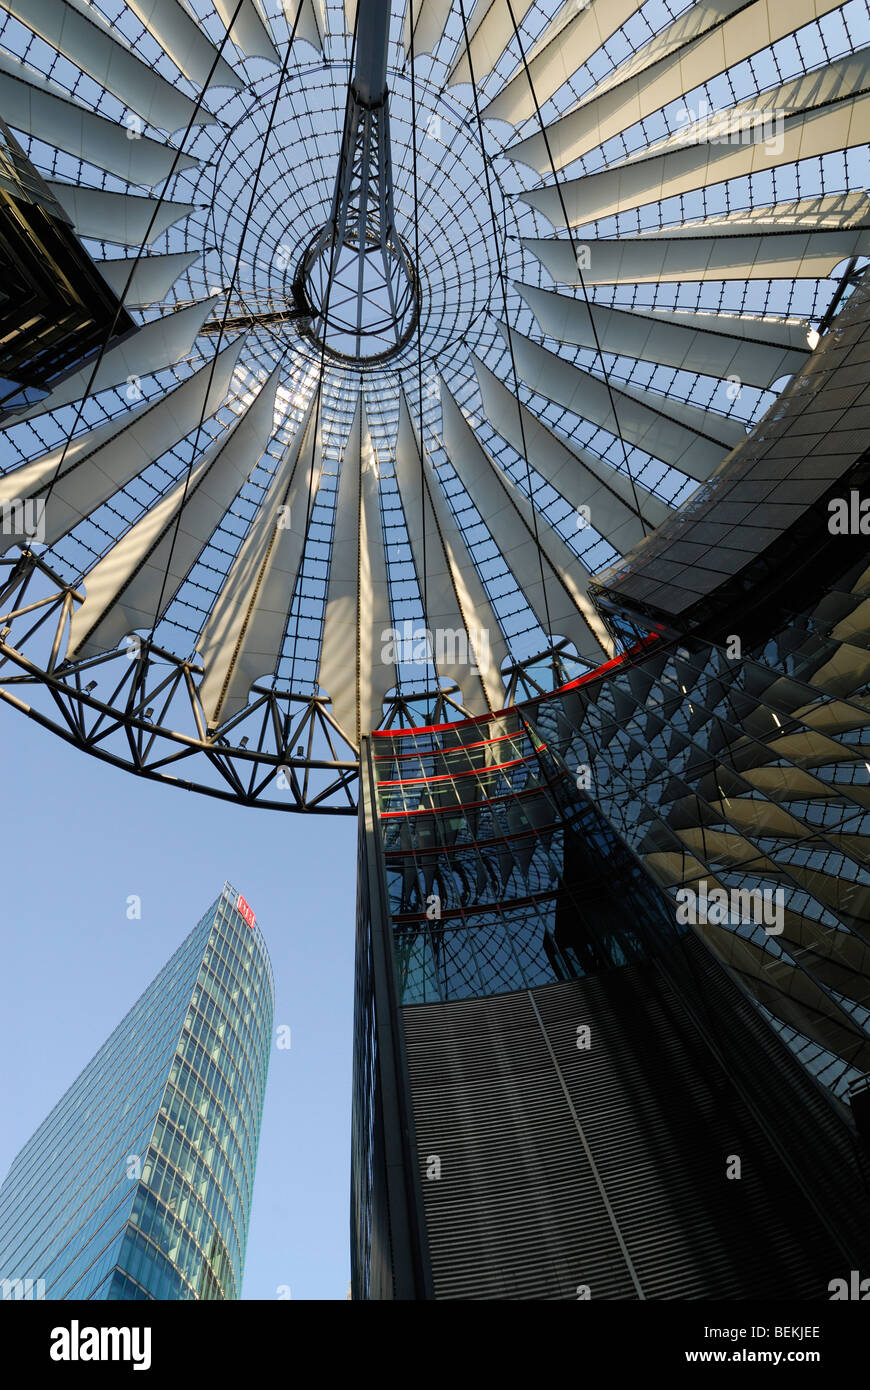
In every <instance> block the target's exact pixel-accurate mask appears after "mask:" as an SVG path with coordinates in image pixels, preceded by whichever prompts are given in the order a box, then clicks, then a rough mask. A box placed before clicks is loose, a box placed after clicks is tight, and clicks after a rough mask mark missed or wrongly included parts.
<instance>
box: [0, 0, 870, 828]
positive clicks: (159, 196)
mask: <svg viewBox="0 0 870 1390" xmlns="http://www.w3.org/2000/svg"><path fill="white" fill-rule="evenodd" d="M231 8H232V7H231ZM551 8H552V7H549V6H545V5H544V4H543V3H540V2H539V0H532V3H519V4H516V3H514V4H512V5H510V6H508V5H506V4H504V3H503V0H496V3H494V4H491V5H478V6H477V7H476V8H475V9H474V11H473V12H470V6H466V5H465V3H464V0H454V3H453V4H452V5H451V4H445V3H443V0H418V2H415V3H414V4H409V5H408V7H407V10H406V12H405V14H404V16H402V15H401V14H399V13H398V12H397V13H395V14H393V13H391V11H390V8H389V6H388V5H387V4H386V3H385V0H362V2H361V3H360V4H359V6H358V7H357V8H356V9H354V7H353V6H350V7H349V8H348V10H347V13H346V14H345V10H344V7H343V6H339V5H338V4H337V3H336V0H329V3H324V2H323V0H299V3H296V0H287V3H286V4H285V7H284V11H285V12H284V15H283V16H282V17H281V18H278V19H270V20H268V21H264V20H263V18H262V15H261V12H260V10H259V8H258V5H257V3H256V0H238V4H237V5H236V6H235V11H236V17H235V20H234V21H233V16H232V14H231V9H228V8H227V7H222V8H221V9H219V10H215V9H214V8H213V6H212V2H211V0H193V2H192V4H191V6H190V7H189V10H188V11H186V12H185V14H184V15H183V16H182V15H181V12H180V11H179V9H178V6H177V4H176V3H175V0H154V3H152V4H149V6H147V7H143V6H140V5H138V4H135V5H134V4H127V3H126V0H95V4H94V9H95V12H96V13H97V15H98V17H99V18H101V19H103V20H105V21H107V22H106V23H105V24H101V23H99V22H95V21H94V20H92V19H90V18H88V17H87V16H86V15H84V13H83V12H82V11H81V8H80V6H78V5H75V4H73V3H72V0H45V2H44V3H41V4H40V5H39V6H36V7H33V6H29V5H27V4H26V3H25V0H6V3H5V6H4V7H3V8H2V9H0V49H2V54H0V109H2V110H3V112H4V119H6V120H7V122H8V124H9V125H10V127H11V128H12V130H13V131H14V132H15V137H16V139H17V140H18V142H19V144H20V145H21V148H22V150H23V152H24V156H26V157H27V158H29V159H30V161H31V162H32V164H33V167H34V170H35V173H36V175H37V176H38V179H39V181H40V186H42V187H44V188H46V190H47V193H46V196H47V197H50V198H51V199H53V200H56V201H57V204H58V205H59V206H60V207H61V208H62V209H63V210H64V212H65V213H66V215H67V216H68V217H69V220H70V223H71V225H72V226H73V228H74V230H75V232H76V234H77V235H78V237H80V238H81V239H82V241H83V243H84V245H85V247H86V249H87V251H88V252H89V254H90V255H91V256H92V257H93V258H94V261H95V263H96V266H97V268H98V270H99V272H100V274H101V275H103V276H104V277H105V278H106V279H107V280H108V282H109V283H110V285H111V287H112V289H113V290H114V291H115V293H116V294H117V295H118V297H119V299H120V300H121V301H122V302H123V304H124V311H125V313H127V314H129V315H130V318H131V321H132V322H133V323H134V324H135V328H134V329H133V330H132V331H131V332H128V333H127V334H126V336H125V337H124V338H123V339H122V340H121V341H120V342H117V341H115V340H112V341H110V340H109V339H108V338H107V340H106V342H105V344H104V345H103V347H102V348H101V349H100V351H99V352H98V353H97V354H96V355H95V357H93V358H91V359H90V360H89V361H87V362H86V363H85V364H84V365H83V366H82V367H81V368H80V369H79V370H77V371H75V372H72V373H67V374H66V375H60V376H58V377H57V379H56V380H55V381H53V382H52V383H51V390H50V393H49V395H48V396H47V397H46V398H45V399H44V400H39V401H35V402H33V403H31V404H30V405H29V406H28V407H27V408H26V409H22V410H19V411H18V413H17V414H15V415H14V416H10V417H9V418H8V419H7V420H6V421H4V425H5V428H4V429H3V430H2V432H0V433H2V439H0V469H2V476H0V509H2V516H3V523H4V524H3V528H2V533H0V555H2V556H3V557H5V558H3V559H2V561H0V563H2V565H3V573H4V576H5V580H4V587H3V591H2V592H3V599H2V610H3V611H2V616H0V622H2V633H3V636H2V647H0V656H2V667H0V674H2V677H3V684H2V690H0V694H2V697H3V698H4V699H5V700H7V701H9V702H11V703H13V704H16V705H19V706H21V705H24V706H26V707H27V709H28V712H30V713H31V714H32V716H33V717H34V718H38V719H40V720H41V721H42V722H44V723H46V724H48V725H50V726H51V727H53V728H55V729H57V730H58V731H59V732H61V733H62V735H63V736H64V737H66V738H68V739H71V740H72V741H73V742H75V743H77V744H79V745H80V746H82V747H84V748H87V749H88V750H89V751H92V752H95V753H98V754H99V755H100V756H104V757H110V758H111V759H112V760H113V761H116V762H118V763H119V764H121V765H125V766H129V767H130V768H131V769H132V770H134V771H135V772H137V773H139V774H140V775H148V776H155V777H162V778H164V779H167V780H168V779H170V778H174V777H178V780H179V781H181V778H180V776H179V773H181V772H182V771H183V773H184V776H185V779H186V780H185V781H183V782H181V784H182V785H189V786H196V787H199V788H201V789H203V790H205V791H207V792H209V793H210V794H213V795H220V796H225V797H229V798H231V799H237V800H242V801H249V802H256V803H257V804H266V805H270V806H271V805H276V806H281V807H284V808H285V809H295V810H317V811H323V810H330V811H336V812H343V811H350V810H351V809H352V808H353V805H354V801H355V795H354V784H355V778H356V750H357V748H358V746H359V740H360V737H361V736H364V735H365V734H366V733H367V732H369V731H370V730H371V729H372V728H375V727H378V726H381V727H384V726H387V727H388V726H390V725H391V724H393V723H397V724H402V723H421V722H422V723H426V722H433V721H439V720H441V719H450V718H454V717H465V716H467V715H469V714H472V715H475V714H481V713H483V712H485V710H486V709H487V708H489V709H494V708H497V707H498V706H499V705H501V704H504V705H509V704H512V703H514V702H515V701H518V700H522V699H524V698H533V697H534V696H535V695H537V694H540V693H542V692H544V691H546V690H548V689H552V688H553V687H554V686H557V685H560V684H563V683H564V682H565V680H566V679H571V678H573V677H574V676H576V675H579V674H582V673H583V672H588V671H590V670H593V669H595V668H597V667H598V666H599V665H601V664H602V663H604V662H605V661H607V660H608V659H609V658H610V657H612V656H613V654H614V652H615V651H616V650H618V648H619V646H620V645H621V643H622V640H623V639H622V636H621V634H620V633H619V632H618V630H617V629H616V628H615V627H611V628H610V629H608V628H607V627H605V625H604V624H603V623H602V622H601V620H600V617H599V616H598V615H597V614H596V611H595V609H594V607H593V605H592V603H591V601H590V597H589V593H590V591H591V589H592V588H593V587H594V585H593V581H594V578H595V576H596V574H598V573H599V572H601V571H603V570H605V569H608V568H610V567H612V566H613V565H614V563H615V562H616V561H618V560H619V558H620V557H621V556H623V555H624V554H626V552H628V551H629V550H631V548H632V547H633V546H634V545H636V543H637V542H638V541H639V540H641V539H642V538H643V537H644V536H646V535H649V533H650V532H652V531H654V530H656V529H657V528H658V527H660V526H662V525H663V524H666V523H667V521H668V518H669V517H671V516H672V515H673V512H674V510H675V508H676V507H678V506H679V505H680V504H681V503H682V502H683V501H685V500H686V499H687V498H688V497H690V496H691V495H692V494H693V492H694V491H695V489H696V488H697V487H698V486H699V485H702V484H703V482H704V480H705V479H707V478H709V477H710V476H711V474H713V473H714V472H715V471H716V469H717V467H718V465H719V463H720V462H721V460H722V458H723V457H724V456H725V455H726V454H727V453H728V452H729V451H730V450H731V449H732V448H733V447H735V445H739V444H740V442H741V441H742V440H743V439H744V438H745V436H746V433H747V430H748V429H750V428H751V426H752V425H753V424H754V423H755V422H756V421H757V420H759V419H760V418H761V417H762V416H763V415H764V414H765V412H766V410H767V409H768V408H769V407H770V406H771V404H772V403H773V401H774V400H775V399H776V398H777V395H778V393H779V392H780V390H781V388H782V385H783V383H784V382H786V381H787V380H788V379H789V378H790V377H791V376H793V374H794V373H796V372H800V371H801V370H803V368H804V367H805V366H806V364H807V363H808V361H809V359H810V354H811V352H812V350H813V347H814V345H815V344H816V343H818V342H819V341H824V337H825V334H826V333H827V331H828V329H829V328H830V325H831V323H832V321H833V316H834V314H835V313H836V312H838V311H839V310H840V309H841V308H842V307H843V304H844V303H845V301H846V300H848V298H849V296H850V295H851V294H852V292H853V290H854V286H855V284H856V282H857V276H858V274H860V271H861V269H862V267H863V266H864V265H865V264H866V258H867V253H868V252H870V202H868V199H867V197H866V194H865V193H864V191H863V185H862V181H861V169H862V161H863V160H864V159H865V158H866V139H865V136H866V129H867V121H866V115H867V110H868V106H867V103H868V101H870V59H868V56H867V48H866V5H865V4H863V0H851V3H849V4H846V5H836V4H834V3H832V2H831V0H813V2H812V3H810V0H806V3H804V0H801V3H800V4H797V5H795V6H794V7H786V8H783V7H782V6H780V5H776V4H774V3H773V0H750V3H748V4H746V3H742V0H741V2H740V3H738V0H733V2H732V0H729V3H727V4H720V3H717V4H715V5H714V4H709V3H707V0H696V3H694V4H691V5H688V6H681V4H680V0H673V3H671V0H668V3H666V4H665V5H664V6H661V5H654V4H643V3H634V0H621V3H619V4H615V5H614V6H609V7H604V8H602V7H601V6H600V5H598V4H597V3H593V4H592V5H591V6H584V7H578V6H576V5H575V4H574V3H573V0H568V3H566V4H565V5H563V6H561V7H560V8H558V9H557V10H556V11H555V12H554V13H552V14H551ZM862 21H863V28H862ZM627 47H628V48H629V49H630V52H628V54H627V56H626V53H627ZM146 54H151V55H152V56H159V58H160V62H159V63H158V62H157V61H156V60H155V61H152V62H145V61H143V57H144V56H145V55H146ZM726 54H727V62H726V58H725V56H723V55H726ZM140 55H141V56H140ZM750 70H751V75H748V74H750ZM173 73H175V76H172V74H173ZM95 91H96V92H97V96H96V98H95V97H94V92H95ZM504 122H507V130H508V132H509V133H508V136H507V139H506V140H505V138H504V137H505V129H506V127H505V125H504ZM499 123H502V124H499ZM172 132H175V134H174V135H173V134H172ZM157 190H159V192H158V191H157ZM412 248H413V249H412ZM12 522H14V524H15V525H16V526H17V527H18V529H17V531H15V534H14V535H13V534H12V533H11V530H10V524H11V523H12ZM43 522H44V525H43ZM34 527H35V528H36V529H34ZM406 627H410V628H411V629H412V630H417V629H418V628H423V629H425V630H427V631H431V632H432V633H434V634H435V635H436V637H437V636H438V634H444V633H447V634H448V636H450V638H451V642H452V645H451V646H450V648H449V650H450V655H449V656H447V657H444V656H441V655H440V654H439V649H438V643H437V641H436V642H433V645H432V650H431V652H429V651H428V650H427V652H426V654H425V655H424V656H423V657H422V658H414V659H410V658H408V659H406V657H407V653H403V654H400V655H398V656H394V657H389V658H388V657H386V656H385V654H384V653H385V651H386V647H387V644H386V643H385V641H384V637H385V633H386V632H387V631H388V630H393V629H394V630H396V631H403V630H405V628H406ZM481 634H484V635H485V637H486V639H487V641H486V643H485V644H482V643H481V640H480V639H481ZM629 637H630V634H629ZM454 639H455V640H454ZM457 643H458V646H459V648H460V649H461V648H462V646H463V644H464V645H465V649H466V651H467V652H469V653H470V659H468V660H466V662H465V664H464V665H463V660H462V658H461V656H460V658H457V657H456V650H457ZM484 647H485V648H486V651H485V652H484ZM131 651H133V652H134V653H135V657H134V658H131V656H130V652H131ZM343 654H344V655H343ZM487 661H488V665H487ZM484 666H485V667H486V670H485V672H484ZM482 673H483V675H482ZM327 676H328V680H327V678H326V677H327ZM24 692H26V698H25V693H24ZM338 709H340V710H341V714H340V715H339V714H337V710H338ZM194 755H195V756H194ZM283 766H286V767H287V768H288V769H289V775H287V774H281V775H282V776H283V777H284V781H285V782H286V783H287V785H286V786H281V787H278V786H277V785H275V784H276V781H277V778H278V776H279V773H280V769H281V768H282V767H283Z"/></svg>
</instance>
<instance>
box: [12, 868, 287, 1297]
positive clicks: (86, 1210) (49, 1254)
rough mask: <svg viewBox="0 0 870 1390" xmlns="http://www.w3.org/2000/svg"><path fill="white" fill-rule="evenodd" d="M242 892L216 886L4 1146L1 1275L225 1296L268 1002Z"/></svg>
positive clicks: (239, 1235)
mask: <svg viewBox="0 0 870 1390" xmlns="http://www.w3.org/2000/svg"><path fill="white" fill-rule="evenodd" d="M240 902H241V903H242V904H243V905H244V899H240V897H239V895H238V894H237V893H236V892H235V890H234V889H233V888H231V887H230V885H229V884H227V885H225V887H224V890H223V892H222V893H221V895H220V897H219V898H218V899H217V901H216V902H215V903H213V904H212V906H211V908H210V909H209V910H208V912H207V913H206V914H205V916H204V917H203V918H202V920H201V921H200V922H199V923H198V924H197V926H196V927H195V928H194V930H193V931H192V932H191V933H190V935H189V936H188V937H187V939H186V940H185V941H184V942H183V943H182V945H181V946H180V947H179V949H178V950H177V951H176V952H175V954H174V955H173V956H172V958H171V959H170V960H169V961H168V962H167V964H166V965H165V966H164V967H163V969H162V970H161V971H160V973H159V975H157V977H156V978H155V979H154V980H153V981H152V983H151V984H150V985H149V986H148V988H147V989H146V991H145V993H144V994H143V995H142V996H141V998H140V999H139V1000H138V1001H137V1002H136V1004H134V1006H133V1008H132V1009H131V1010H130V1012H129V1013H128V1014H127V1015H126V1017H125V1018H124V1019H123V1020H122V1022H121V1023H120V1024H119V1025H118V1027H117V1028H116V1029H115V1031H114V1032H113V1033H112V1035H111V1037H109V1038H108V1039H107V1041H106V1042H105V1043H104V1044H103V1046H102V1047H101V1048H100V1050H99V1052H97V1054H96V1055H95V1056H94V1058H93V1059H92V1060H91V1061H90V1062H89V1063H88V1065H87V1066H86V1067H85V1069H84V1071H83V1072H82V1073H81V1075H80V1076H79V1077H78V1078H77V1080H76V1081H74V1082H73V1084H72V1086H71V1087H70V1089H69V1090H68V1091H67V1093H66V1095H65V1096H64V1097H63V1098H62V1100H60V1101H59V1102H58V1104H57V1105H56V1106H55V1108H54V1109H53V1110H52V1111H51V1113H50V1114H49V1115H48V1117H47V1118H46V1119H45V1120H44V1121H43V1123H42V1124H41V1125H40V1127H39V1129H38V1130H37V1131H36V1133H35V1134H34V1135H33V1136H32V1138H31V1139H30V1140H29V1141H28V1142H27V1144H25V1146H24V1148H23V1149H22V1150H21V1152H20V1153H19V1154H18V1156H17V1157H16V1158H15V1160H14V1162H13V1163H12V1165H11V1167H10V1170H9V1173H8V1175H7V1177H6V1180H5V1182H4V1183H3V1186H2V1189H0V1276H2V1277H3V1278H5V1279H9V1280H16V1279H34V1280H35V1279H40V1280H43V1281H44V1290H45V1297H46V1298H49V1299H65V1298H70V1299H81V1298H97V1299H200V1298H202V1299H232V1298H238V1296H239V1292H240V1289H241V1282H242V1272H243V1266H244V1256H245V1245H246V1240H247V1231H248V1221H249V1216H250V1209H251V1196H252V1190H253V1181H254V1169H255V1164H256V1156H257V1144H258V1139H259V1132H260V1119H261V1114H262V1106H263V1096H264V1092H265V1085H266V1074H267V1069H268V1062H269V1049H270V1043H271V1033H272V1018H273V1012H274V983H273V979H272V970H271V965H270V963H269V958H268V954H267V951H266V946H265V942H264V940H263V937H262V934H261V932H260V931H259V928H257V927H256V925H254V926H251V925H249V921H248V920H246V917H245V916H243V914H242V912H241V911H240V910H239V906H238V904H239V903H240ZM248 915H249V916H250V913H249V914H248ZM5 1294H6V1296H9V1297H14V1296H15V1288H14V1286H12V1287H11V1288H10V1289H6V1290H5Z"/></svg>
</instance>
